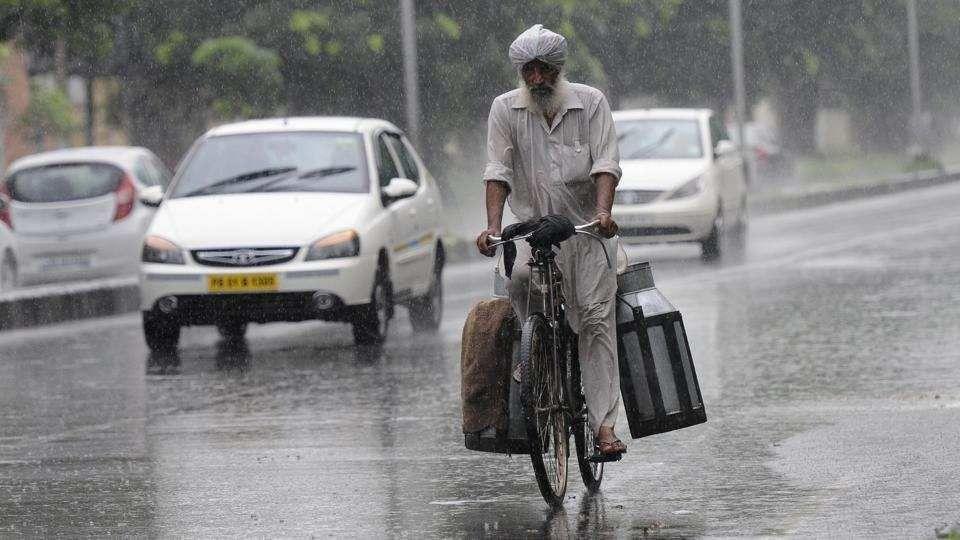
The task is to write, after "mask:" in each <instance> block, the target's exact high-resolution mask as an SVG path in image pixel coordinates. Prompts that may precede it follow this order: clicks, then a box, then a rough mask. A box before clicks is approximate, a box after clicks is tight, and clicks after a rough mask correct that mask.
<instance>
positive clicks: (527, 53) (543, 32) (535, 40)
mask: <svg viewBox="0 0 960 540" xmlns="http://www.w3.org/2000/svg"><path fill="white" fill-rule="evenodd" d="M566 59H567V40H566V39H564V37H563V36H561V35H560V34H558V33H556V32H551V31H550V30H547V29H546V28H544V27H543V25H542V24H535V25H533V26H531V27H530V28H528V29H527V30H525V31H524V32H523V33H522V34H520V35H519V36H517V39H515V40H513V43H511V44H510V62H511V63H513V67H515V68H516V69H517V71H519V70H520V68H522V67H523V66H524V64H526V63H527V62H530V61H533V60H540V61H541V62H546V63H547V64H550V65H552V66H556V67H558V68H559V67H562V66H563V63H564V61H565V60H566Z"/></svg>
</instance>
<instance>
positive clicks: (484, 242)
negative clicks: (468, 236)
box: [477, 229, 500, 257]
mask: <svg viewBox="0 0 960 540" xmlns="http://www.w3.org/2000/svg"><path fill="white" fill-rule="evenodd" d="M491 235H493V236H499V235H500V231H499V230H497V229H487V230H485V231H483V232H482V233H480V236H478V237H477V249H478V250H479V251H480V254H481V255H483V256H484V257H493V256H494V255H496V254H497V248H495V247H490V244H491V243H492V242H490V236H491Z"/></svg>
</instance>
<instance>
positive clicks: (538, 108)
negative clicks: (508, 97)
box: [520, 73, 570, 117]
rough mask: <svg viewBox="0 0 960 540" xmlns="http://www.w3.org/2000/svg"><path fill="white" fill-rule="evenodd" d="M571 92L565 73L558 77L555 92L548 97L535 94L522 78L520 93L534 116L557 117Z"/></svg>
mask: <svg viewBox="0 0 960 540" xmlns="http://www.w3.org/2000/svg"><path fill="white" fill-rule="evenodd" d="M569 91H570V85H569V84H568V83H567V78H566V77H564V75H563V73H561V74H560V75H559V76H558V77H557V83H556V84H555V85H554V86H553V92H551V93H550V95H547V96H541V95H537V94H534V93H533V92H531V91H530V89H529V88H528V87H527V84H526V83H525V82H524V81H523V78H522V77H521V78H520V92H521V93H522V94H523V96H524V99H525V100H526V102H527V108H528V109H529V110H530V112H532V113H534V114H542V115H545V116H550V117H553V116H556V114H557V113H558V112H560V107H561V106H562V105H563V102H564V101H565V100H566V98H567V93H568V92H569Z"/></svg>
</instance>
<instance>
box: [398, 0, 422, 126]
mask: <svg viewBox="0 0 960 540" xmlns="http://www.w3.org/2000/svg"><path fill="white" fill-rule="evenodd" d="M400 34H401V36H400V37H401V41H402V42H403V43H402V46H403V88H404V100H405V102H406V112H407V133H408V134H409V135H410V138H411V139H413V142H414V143H419V142H420V96H419V88H418V84H417V22H416V14H415V10H414V5H413V0H400Z"/></svg>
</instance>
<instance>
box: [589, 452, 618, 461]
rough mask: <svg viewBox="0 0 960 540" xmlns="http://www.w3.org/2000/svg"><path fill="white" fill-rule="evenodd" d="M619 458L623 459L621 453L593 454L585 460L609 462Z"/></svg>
mask: <svg viewBox="0 0 960 540" xmlns="http://www.w3.org/2000/svg"><path fill="white" fill-rule="evenodd" d="M621 459H623V454H593V455H592V456H590V457H588V458H587V461H589V462H591V463H610V462H612V461H620V460H621Z"/></svg>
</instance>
